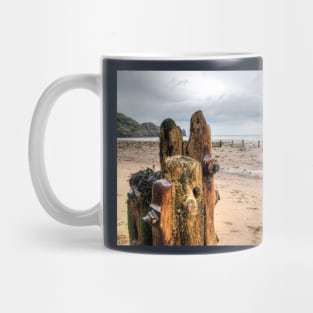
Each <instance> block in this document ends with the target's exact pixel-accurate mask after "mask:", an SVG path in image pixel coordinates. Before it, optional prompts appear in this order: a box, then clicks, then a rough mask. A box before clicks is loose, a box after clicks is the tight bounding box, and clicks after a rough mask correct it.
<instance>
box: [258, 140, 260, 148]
mask: <svg viewBox="0 0 313 313" xmlns="http://www.w3.org/2000/svg"><path fill="white" fill-rule="evenodd" d="M258 148H260V140H258Z"/></svg>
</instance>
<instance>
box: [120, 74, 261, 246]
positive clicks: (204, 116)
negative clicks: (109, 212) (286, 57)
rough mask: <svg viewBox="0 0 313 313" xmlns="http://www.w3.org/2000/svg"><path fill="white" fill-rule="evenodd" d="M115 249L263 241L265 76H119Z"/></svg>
mask: <svg viewBox="0 0 313 313" xmlns="http://www.w3.org/2000/svg"><path fill="white" fill-rule="evenodd" d="M116 132H117V245H119V246H123V245H126V246H127V245H131V246H236V245H238V246H239V245H240V246H255V245H258V244H260V243H261V240H262V177H263V160H262V154H263V152H262V149H263V140H262V71H256V70H247V71H246V70H231V71H228V70H227V71H226V70H225V71H224V70H219V71H194V70H192V71H184V70H181V71H172V70H171V71H157V70H154V71H149V70H145V71H140V70H129V71H127V70H121V71H117V115H116Z"/></svg>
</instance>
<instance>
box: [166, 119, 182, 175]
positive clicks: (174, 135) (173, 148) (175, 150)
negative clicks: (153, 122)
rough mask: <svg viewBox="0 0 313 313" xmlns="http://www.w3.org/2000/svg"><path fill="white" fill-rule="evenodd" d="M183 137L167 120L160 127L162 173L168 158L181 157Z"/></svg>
mask: <svg viewBox="0 0 313 313" xmlns="http://www.w3.org/2000/svg"><path fill="white" fill-rule="evenodd" d="M183 154H184V153H183V135H182V131H181V129H180V127H178V126H176V124H175V122H174V121H173V120H172V119H170V118H167V119H165V120H164V121H163V122H162V124H161V126H160V165H161V171H162V172H163V169H164V166H165V160H166V158H167V157H168V156H173V155H183Z"/></svg>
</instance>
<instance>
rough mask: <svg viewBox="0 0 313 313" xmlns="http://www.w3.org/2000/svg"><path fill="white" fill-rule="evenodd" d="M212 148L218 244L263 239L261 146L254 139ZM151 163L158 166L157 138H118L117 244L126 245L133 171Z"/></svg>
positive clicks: (248, 242)
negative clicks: (215, 163) (217, 196)
mask: <svg viewBox="0 0 313 313" xmlns="http://www.w3.org/2000/svg"><path fill="white" fill-rule="evenodd" d="M214 146H215V147H214V148H213V151H214V157H215V158H216V159H217V160H218V162H219V164H220V171H219V172H218V173H217V174H216V175H215V188H216V189H217V190H218V191H219V193H220V197H221V200H220V201H219V202H218V203H217V205H216V207H215V230H216V233H217V235H218V237H219V244H218V245H257V244H259V243H260V242H261V239H262V166H263V160H262V147H261V148H258V147H257V143H256V142H247V143H245V146H244V147H242V146H241V142H238V143H234V146H233V147H231V145H230V143H227V144H223V145H222V147H217V146H216V145H214ZM147 167H150V168H152V169H154V170H159V169H160V166H159V143H158V142H133V141H123V142H118V149H117V176H118V186H117V205H118V208H117V229H118V244H120V245H128V244H129V240H128V229H127V205H126V199H127V192H128V191H129V184H128V179H129V178H130V175H131V174H132V173H135V172H137V171H139V170H143V169H146V168H147Z"/></svg>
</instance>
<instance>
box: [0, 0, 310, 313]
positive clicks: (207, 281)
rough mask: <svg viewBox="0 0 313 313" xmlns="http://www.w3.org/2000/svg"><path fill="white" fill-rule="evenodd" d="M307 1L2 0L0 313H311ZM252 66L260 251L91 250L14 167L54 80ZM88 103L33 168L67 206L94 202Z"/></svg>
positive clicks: (92, 111) (70, 98)
mask: <svg viewBox="0 0 313 313" xmlns="http://www.w3.org/2000/svg"><path fill="white" fill-rule="evenodd" d="M310 4H311V1H300V0H298V1H282V0H281V1H279V0H276V1H273V0H268V1H266V0H263V1H254V0H237V1H231V0H230V1H226V0H218V1H197V0H193V1H182V0H177V1H170V0H167V1H162V0H158V1H137V0H132V1H104V0H102V1H93V0H88V1H82V0H75V1H74V0H73V1H65V0H53V1H43V0H37V1H36V0H28V1H22V0H20V1H15V0H10V1H9V0H3V1H1V3H0V40H1V41H0V44H1V50H0V62H1V63H0V78H1V85H0V86H1V89H0V90H1V92H0V100H1V102H0V118H1V121H0V128H1V129H0V142H1V164H0V167H1V168H0V184H1V189H0V190H1V191H0V197H1V211H0V212H1V217H0V240H1V249H0V251H1V257H0V262H1V263H0V264H1V269H0V271H1V272H0V288H1V292H0V311H1V312H47V313H48V312H54V313H55V312H136V313H137V312H160V311H161V310H162V311H163V312H196V311H202V312H240V313H244V312H312V310H313V305H312V302H311V301H312V299H311V298H312V283H313V265H312V264H313V254H312V239H313V232H312V220H313V213H312V212H313V205H312V182H311V179H312V174H313V165H312V161H313V153H312V149H311V147H310V146H311V145H312V143H311V133H312V131H313V127H312V113H313V110H312V103H313V102H312V100H313V97H312V89H313V88H312V73H313V40H312V27H313V23H312V7H311V5H310ZM206 51H253V52H257V53H260V54H262V55H263V56H264V144H265V146H264V153H265V158H264V242H263V244H262V245H261V246H260V247H258V248H255V249H251V250H247V251H243V252H236V253H230V254H217V255H200V256H199V255H197V256H182V255H180V256H162V255H136V254H128V253H118V252H114V251H110V250H107V249H105V248H103V247H102V243H101V233H100V229H98V228H97V227H86V228H73V227H69V226H65V225H61V224H59V223H57V222H56V221H54V220H52V219H51V218H50V217H49V216H48V215H47V214H46V213H45V212H44V210H43V209H42V208H41V207H40V204H39V202H38V201H37V199H36V196H35V194H34V191H33V189H32V185H31V181H30V176H29V173H28V163H27V140H28V131H29V125H30V121H31V117H32V113H33V110H34V108H35V104H36V101H37V100H38V97H39V95H40V93H41V92H42V91H43V89H44V88H45V87H46V86H47V85H48V84H49V83H50V82H51V81H52V80H54V79H55V78H57V77H59V76H61V75H65V74H72V73H77V72H93V73H96V72H99V64H100V63H99V58H100V55H103V54H105V53H109V52H139V53H163V54H164V53H186V52H206ZM99 128H100V122H99V102H98V100H97V98H96V97H95V96H94V95H92V94H89V93H88V92H84V91H77V92H72V93H69V94H68V95H66V96H64V97H63V98H61V99H60V101H59V102H58V104H57V105H56V107H55V109H54V110H53V112H52V116H51V118H50V123H49V126H48V133H47V144H46V154H47V166H48V172H49V175H50V176H51V181H52V185H53V187H54V188H55V191H56V192H57V194H58V195H59V196H60V198H61V199H62V200H63V201H64V202H65V203H67V204H69V205H73V206H76V207H78V208H81V209H82V208H86V207H88V206H91V205H92V204H94V203H95V202H97V201H98V198H99V197H100V192H99V191H100V177H99V164H100V159H99V154H100V148H99Z"/></svg>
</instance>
